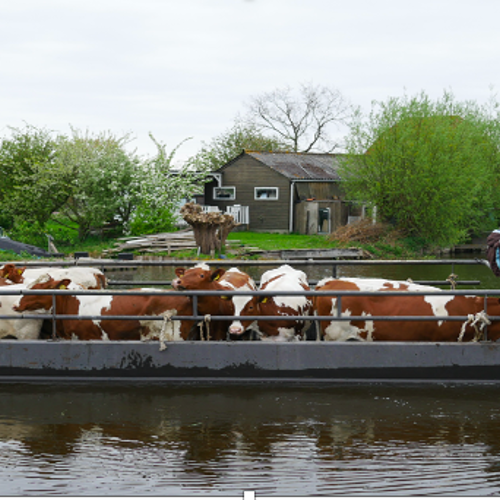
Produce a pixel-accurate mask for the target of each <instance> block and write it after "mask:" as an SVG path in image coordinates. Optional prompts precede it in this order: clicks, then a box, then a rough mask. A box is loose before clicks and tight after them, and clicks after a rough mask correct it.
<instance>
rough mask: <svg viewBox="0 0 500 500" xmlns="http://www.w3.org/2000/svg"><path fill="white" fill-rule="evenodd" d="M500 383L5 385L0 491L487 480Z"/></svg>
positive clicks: (211, 489)
mask: <svg viewBox="0 0 500 500" xmlns="http://www.w3.org/2000/svg"><path fill="white" fill-rule="evenodd" d="M499 396H500V388H499V387H494V386H479V387H472V386H456V387H452V386H439V387H435V386H431V387H429V386H425V387H420V386H410V387H383V386H370V387H366V386H364V387H362V386H345V387H324V388H316V387H312V386H311V387H296V388H277V387H272V386H262V387H255V386H240V387H219V386H205V387H193V386H168V387H162V386H158V385H157V386H145V385H144V386H133V387H124V386H122V385H120V386H104V387H100V388H96V387H91V386H79V387H78V386H77V387H68V386H58V387H51V386H50V385H36V386H33V385H17V384H16V385H7V386H5V385H4V386H1V387H0V400H1V401H2V404H1V410H0V454H1V455H2V457H3V464H4V467H3V468H2V470H1V471H0V485H2V493H3V494H28V492H29V493H30V494H31V493H33V492H38V494H40V493H43V494H45V493H48V492H52V493H54V492H56V493H57V494H84V495H94V494H105V495H107V494H117V495H122V494H164V495H165V494H168V495H186V494H231V495H233V494H234V495H240V494H241V491H242V490H243V489H254V490H255V491H256V492H257V494H261V495H288V494H293V495H297V494H299V495H313V494H328V495H334V494H347V493H351V494H354V493H356V494H363V493H370V494H382V493H384V494H392V493H397V492H398V491H399V492H400V493H407V494H415V493H424V494H448V493H450V494H452V493H453V494H472V493H474V494H477V492H483V493H488V494H498V493H499V492H500V475H499V473H500V471H499V463H500V462H499V459H500V425H499V424H500V398H499ZM479 494H481V493H479Z"/></svg>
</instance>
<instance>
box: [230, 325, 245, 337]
mask: <svg viewBox="0 0 500 500" xmlns="http://www.w3.org/2000/svg"><path fill="white" fill-rule="evenodd" d="M229 333H230V334H231V335H241V334H242V333H243V327H242V326H241V325H231V326H230V327H229Z"/></svg>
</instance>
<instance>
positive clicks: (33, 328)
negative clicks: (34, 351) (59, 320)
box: [0, 284, 43, 340]
mask: <svg viewBox="0 0 500 500" xmlns="http://www.w3.org/2000/svg"><path fill="white" fill-rule="evenodd" d="M6 288H8V289H9V291H22V290H24V289H26V286H25V285H24V284H13V285H9V286H8V287H6ZM19 300H20V295H0V315H1V316H14V318H13V319H0V339H17V340H37V339H39V338H40V332H41V329H42V323H43V319H37V318H26V319H25V318H22V315H21V313H20V312H18V311H17V310H16V309H15V307H16V306H17V305H19Z"/></svg>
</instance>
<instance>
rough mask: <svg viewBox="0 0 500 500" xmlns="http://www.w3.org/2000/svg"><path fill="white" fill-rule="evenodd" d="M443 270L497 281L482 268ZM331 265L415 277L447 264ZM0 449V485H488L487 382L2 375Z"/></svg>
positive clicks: (494, 405) (201, 491)
mask: <svg viewBox="0 0 500 500" xmlns="http://www.w3.org/2000/svg"><path fill="white" fill-rule="evenodd" d="M266 269H268V268H262V269H258V268H249V270H250V271H251V272H252V274H253V275H254V277H258V274H259V272H262V271H263V270H266ZM305 270H306V271H307V272H308V274H309V276H310V277H311V279H321V278H322V277H327V276H330V275H331V271H332V270H331V269H330V268H314V269H313V268H312V266H308V267H307V268H306V269H305ZM454 271H455V273H456V274H458V275H459V279H464V280H477V279H479V280H481V285H480V287H481V288H488V289H489V288H497V287H498V284H497V282H496V281H497V278H495V277H494V276H493V274H492V273H491V271H490V270H489V269H487V268H485V267H482V266H457V267H456V268H455V269H454ZM338 272H339V276H349V275H350V276H353V275H356V276H365V277H370V276H371V277H385V278H391V279H406V278H408V277H412V278H413V279H426V280H427V279H446V277H447V276H448V275H449V274H450V267H449V266H444V267H442V266H429V267H427V268H422V266H418V267H413V266H383V267H377V268H375V267H372V266H368V265H364V266H359V267H358V266H356V267H355V268H354V267H353V268H351V267H349V268H347V267H346V266H340V267H339V269H338ZM256 275H257V276H256ZM112 277H113V278H115V279H136V280H144V279H151V280H160V279H172V277H173V270H172V269H163V268H144V269H143V268H139V269H138V271H137V272H135V273H127V272H123V271H120V272H117V273H115V276H112ZM0 458H1V459H2V467H1V468H0V492H1V494H2V495H25V496H26V495H64V496H76V495H78V496H130V495H134V496H136V495H151V496H153V495H155V496H159V495H162V496H196V495H203V496H209V495H210V496H227V495H231V496H240V497H241V495H242V492H243V491H245V490H253V491H255V492H256V494H257V495H262V496H297V495H299V496H314V495H325V496H335V495H371V496H380V495H384V496H391V495H447V496H449V495H464V496H465V495H467V496H471V495H473V496H477V495H498V494H500V385H499V386H496V385H475V386H474V385H463V384H459V385H427V386H424V385H422V386H420V385H415V384H414V385H408V386H393V385H391V386H387V385H386V386H384V385H355V384H353V385H345V386H334V387H315V386H312V385H310V386H307V385H302V386H289V387H283V386H282V385H255V386H250V385H242V386H220V385H212V386H211V385H206V386H193V385H168V386H166V385H163V384H156V385H146V384H142V385H141V384H136V385H131V384H129V383H121V384H116V385H102V384H101V385H83V384H82V385H78V384H76V385H75V384H71V385H70V384H59V385H56V384H18V383H16V384H5V383H4V384H0Z"/></svg>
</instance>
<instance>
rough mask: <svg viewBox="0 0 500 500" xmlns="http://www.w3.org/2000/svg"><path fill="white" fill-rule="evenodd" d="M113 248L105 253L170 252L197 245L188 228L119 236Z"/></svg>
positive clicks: (192, 247) (189, 248)
mask: <svg viewBox="0 0 500 500" xmlns="http://www.w3.org/2000/svg"><path fill="white" fill-rule="evenodd" d="M119 242H120V243H118V244H117V246H116V247H115V248H112V249H109V250H105V251H104V252H103V253H104V254H106V255H111V254H117V253H121V252H132V251H139V252H144V253H159V252H167V253H168V255H170V253H171V252H173V251H176V250H193V249H197V248H198V245H197V244H196V241H195V239H194V232H193V231H192V230H190V229H185V230H183V231H176V232H175V233H159V234H149V235H145V236H135V237H129V238H120V239H119Z"/></svg>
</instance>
